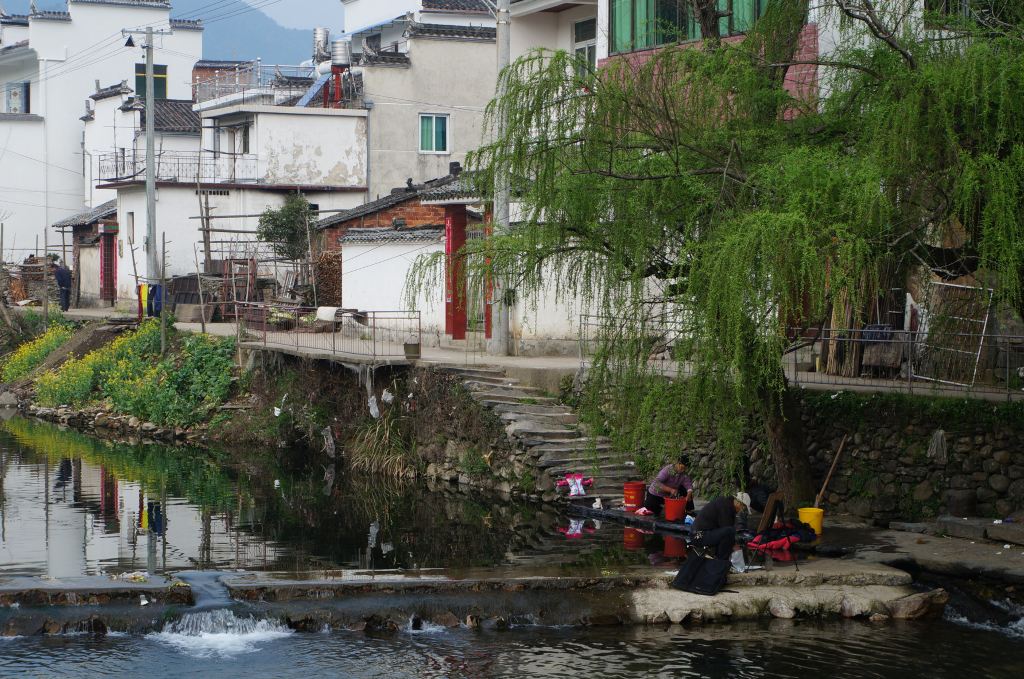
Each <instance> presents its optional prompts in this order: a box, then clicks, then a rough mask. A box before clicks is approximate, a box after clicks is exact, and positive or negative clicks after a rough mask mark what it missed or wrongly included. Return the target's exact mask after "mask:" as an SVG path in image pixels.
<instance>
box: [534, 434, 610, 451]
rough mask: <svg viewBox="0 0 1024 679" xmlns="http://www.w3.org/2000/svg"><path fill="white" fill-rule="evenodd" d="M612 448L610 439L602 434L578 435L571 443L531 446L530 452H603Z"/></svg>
mask: <svg viewBox="0 0 1024 679" xmlns="http://www.w3.org/2000/svg"><path fill="white" fill-rule="evenodd" d="M611 449H612V444H611V441H610V440H609V439H607V438H605V437H604V436H601V437H599V438H596V439H594V438H588V437H585V436H584V437H580V438H578V439H576V440H575V441H573V442H572V444H565V443H551V444H540V445H537V446H534V447H533V450H531V451H530V452H532V453H540V454H542V455H546V454H549V453H551V454H557V453H589V452H604V451H609V450H611Z"/></svg>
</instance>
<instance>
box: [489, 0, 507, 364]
mask: <svg viewBox="0 0 1024 679" xmlns="http://www.w3.org/2000/svg"><path fill="white" fill-rule="evenodd" d="M510 5H511V0H497V11H496V12H495V19H496V20H497V42H498V92H497V95H498V97H499V98H500V97H502V96H503V95H504V94H505V87H504V84H503V81H502V80H501V74H502V72H503V71H504V70H505V68H506V67H507V66H508V65H509V62H511V61H512V36H511V32H512V31H511V29H512V26H511V23H512V17H511V14H510ZM507 124H508V121H507V120H506V119H505V117H504V116H501V117H499V118H498V122H497V137H498V139H501V138H502V137H504V136H505V130H506V126H507ZM493 219H494V228H495V230H496V231H497V232H499V233H505V232H508V229H509V178H508V173H507V172H506V171H505V170H504V169H502V168H498V171H497V172H496V173H495V176H494V217H493ZM491 289H492V293H491V294H492V299H491V339H490V341H489V342H488V343H487V353H488V354H490V355H492V356H508V355H509V341H508V340H509V309H508V301H509V300H508V294H507V290H506V288H505V286H504V282H503V281H499V280H493V281H492V283H491Z"/></svg>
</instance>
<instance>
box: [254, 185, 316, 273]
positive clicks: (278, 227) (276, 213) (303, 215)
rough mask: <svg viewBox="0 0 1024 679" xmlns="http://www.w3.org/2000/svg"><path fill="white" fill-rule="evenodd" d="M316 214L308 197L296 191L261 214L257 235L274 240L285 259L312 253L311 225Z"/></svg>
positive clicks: (267, 240)
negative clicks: (275, 206) (310, 248)
mask: <svg viewBox="0 0 1024 679" xmlns="http://www.w3.org/2000/svg"><path fill="white" fill-rule="evenodd" d="M313 221H315V215H314V214H313V210H312V208H311V207H310V205H309V201H307V200H306V199H305V198H303V197H302V195H301V194H298V193H293V194H291V195H289V196H288V198H287V199H285V202H284V205H282V206H281V207H279V208H277V209H274V208H267V209H266V210H265V211H264V212H263V214H262V215H261V216H260V221H259V226H258V227H257V229H256V234H257V238H259V239H260V240H262V241H265V242H267V243H271V244H273V248H274V252H275V253H277V255H278V256H280V257H284V258H285V259H306V258H307V257H308V256H309V229H310V228H311V227H310V224H311V223H312V222H313Z"/></svg>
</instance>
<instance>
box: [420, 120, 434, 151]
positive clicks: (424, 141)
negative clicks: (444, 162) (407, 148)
mask: <svg viewBox="0 0 1024 679" xmlns="http://www.w3.org/2000/svg"><path fill="white" fill-rule="evenodd" d="M433 150H434V118H433V117H432V116H420V151H433Z"/></svg>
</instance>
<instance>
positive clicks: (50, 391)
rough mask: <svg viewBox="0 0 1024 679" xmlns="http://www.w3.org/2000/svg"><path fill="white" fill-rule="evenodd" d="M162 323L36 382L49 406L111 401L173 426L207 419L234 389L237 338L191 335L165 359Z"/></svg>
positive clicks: (120, 408) (147, 325) (142, 328)
mask: <svg viewBox="0 0 1024 679" xmlns="http://www.w3.org/2000/svg"><path fill="white" fill-rule="evenodd" d="M159 354H160V323H159V321H156V320H149V321H146V322H145V323H143V324H142V325H141V326H139V329H138V330H136V331H134V332H131V333H127V334H124V335H122V336H121V337H119V338H117V339H116V340H114V341H113V342H111V343H110V344H109V345H107V346H105V347H102V348H100V349H97V350H96V351H93V352H90V353H89V354H87V355H85V356H84V357H82V358H77V359H74V358H73V359H71V360H69V361H67V362H66V363H65V364H64V365H63V366H61V368H60V369H59V370H56V371H54V372H51V373H48V374H45V375H42V376H40V377H39V379H38V380H36V399H37V400H38V401H39V402H40V403H41V404H43V405H48V406H56V405H76V406H80V405H83V404H84V403H86V402H88V401H90V400H94V399H106V400H107V401H109V403H110V405H111V406H112V407H113V409H114V410H115V411H117V412H120V413H124V414H126V415H134V416H135V417H138V418H139V419H141V420H145V421H150V422H154V423H156V424H159V425H167V426H171V425H174V426H188V425H191V424H195V423H197V422H201V421H203V420H204V419H205V418H206V417H207V416H208V415H209V413H210V412H212V411H213V410H214V409H215V408H216V407H217V406H219V405H220V404H222V403H223V402H224V401H225V400H226V399H227V397H228V395H229V393H230V390H231V381H232V379H233V373H234V359H233V356H234V339H232V338H213V337H209V336H207V335H193V336H187V337H185V338H184V339H183V340H182V341H181V342H180V343H179V346H178V347H177V351H176V352H175V353H174V354H172V355H170V356H168V357H167V358H165V359H163V360H160V359H159Z"/></svg>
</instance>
